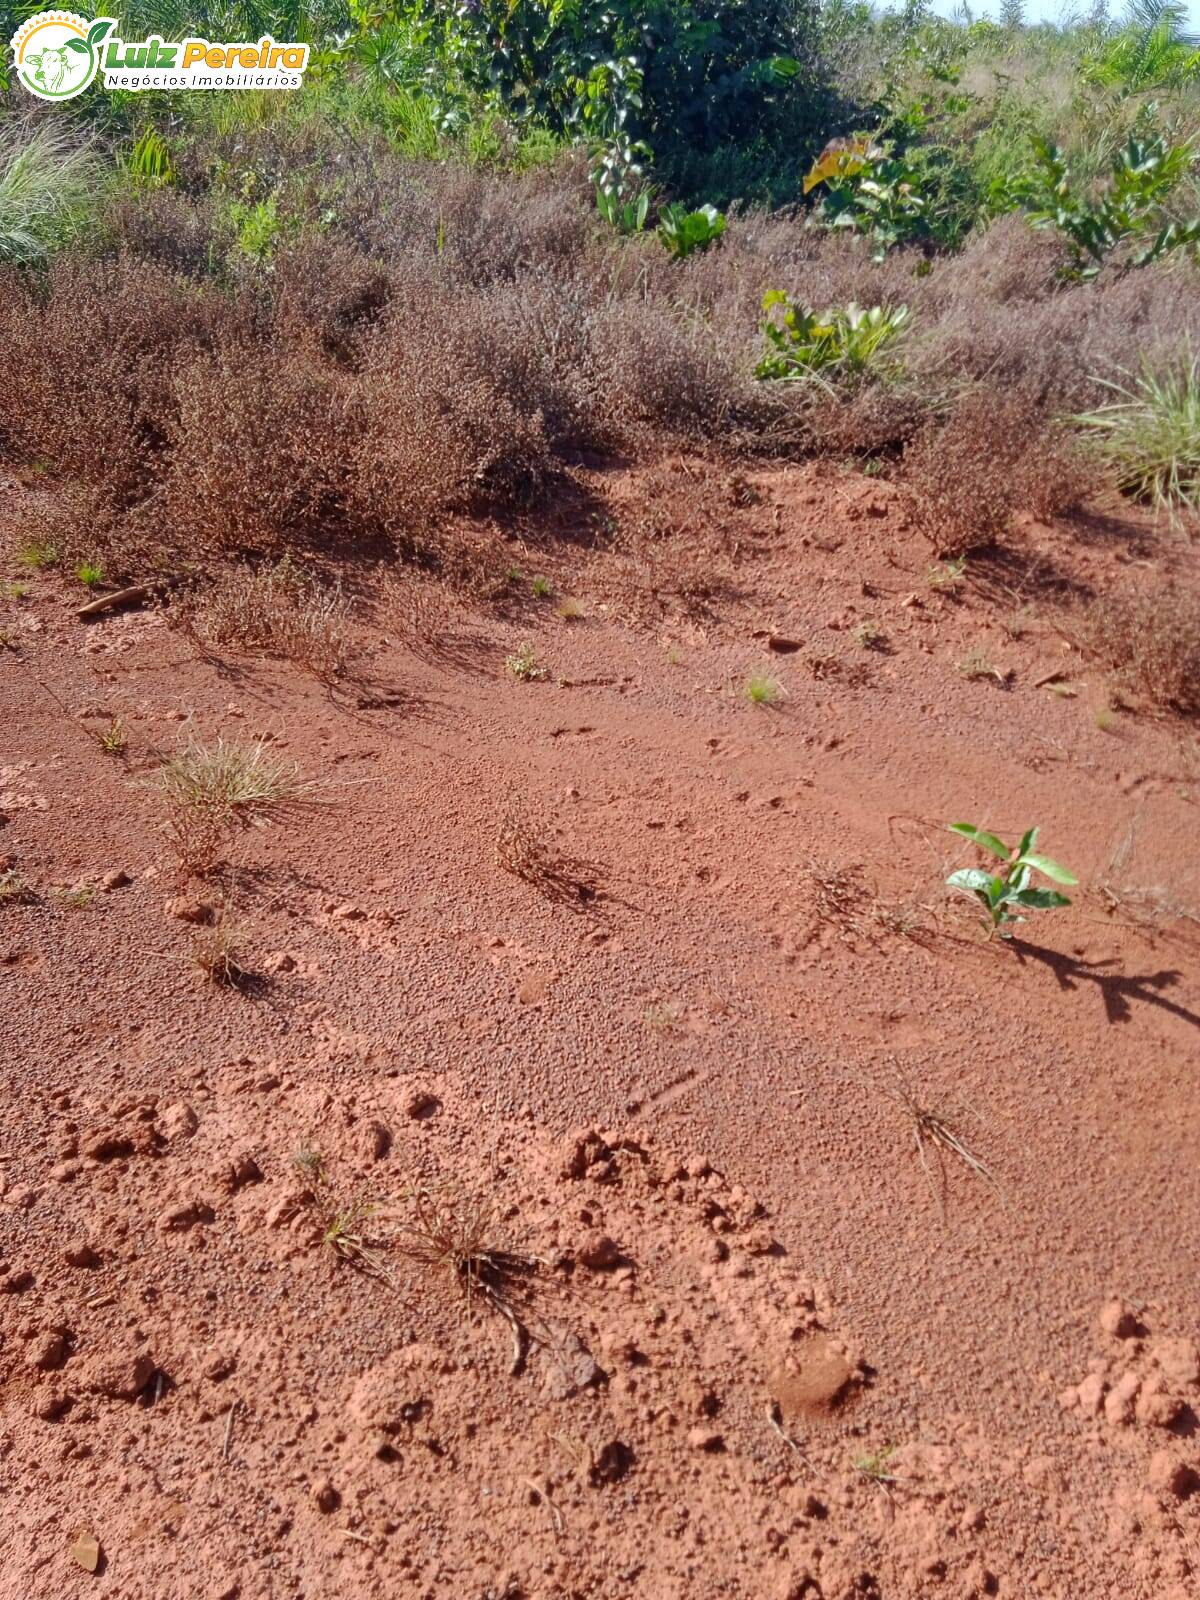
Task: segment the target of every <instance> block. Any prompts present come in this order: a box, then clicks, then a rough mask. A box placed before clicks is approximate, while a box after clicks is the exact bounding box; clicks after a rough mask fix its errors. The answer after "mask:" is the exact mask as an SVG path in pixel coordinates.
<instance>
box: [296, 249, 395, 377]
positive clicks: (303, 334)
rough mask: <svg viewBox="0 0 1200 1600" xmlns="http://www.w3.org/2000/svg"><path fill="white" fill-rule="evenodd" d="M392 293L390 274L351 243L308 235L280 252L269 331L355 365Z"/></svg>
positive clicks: (337, 359)
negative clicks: (364, 342) (365, 341)
mask: <svg viewBox="0 0 1200 1600" xmlns="http://www.w3.org/2000/svg"><path fill="white" fill-rule="evenodd" d="M391 294H392V283H391V278H390V276H389V274H388V273H387V272H386V271H384V269H383V268H382V267H380V265H379V264H378V262H375V261H372V260H370V259H369V258H368V257H366V256H364V255H362V254H361V253H360V252H359V251H357V250H355V249H354V248H353V247H352V246H350V245H348V244H346V243H345V242H343V241H340V240H336V239H327V238H323V237H319V236H318V237H306V238H304V239H302V240H300V241H299V242H297V243H293V244H291V245H289V246H288V247H287V248H286V249H283V250H281V251H280V252H279V254H278V256H277V257H276V259H275V262H274V265H273V271H272V274H271V287H270V311H271V336H272V340H273V341H274V342H276V343H280V344H285V345H293V344H303V345H308V346H311V347H315V348H317V349H319V350H321V351H322V352H323V353H324V354H325V355H326V356H328V357H329V358H330V359H331V360H333V361H335V362H337V363H339V364H341V365H344V366H353V365H355V364H356V362H357V357H358V351H359V349H360V347H361V345H362V342H363V341H364V339H366V338H368V337H369V336H370V332H371V329H372V328H373V327H374V325H375V323H376V322H377V321H378V320H379V318H380V316H381V315H382V314H383V311H384V309H385V308H386V306H387V304H388V302H389V300H390V299H391Z"/></svg>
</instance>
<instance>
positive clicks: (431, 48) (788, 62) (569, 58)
mask: <svg viewBox="0 0 1200 1600" xmlns="http://www.w3.org/2000/svg"><path fill="white" fill-rule="evenodd" d="M352 10H353V12H354V16H355V20H356V22H357V24H358V32H359V35H360V38H359V39H358V40H357V41H355V42H354V43H353V44H352V45H351V46H350V49H351V50H352V51H353V52H354V53H355V56H356V59H359V60H361V61H362V62H363V63H364V64H365V65H367V66H368V69H369V70H372V71H374V72H376V73H383V72H387V71H391V70H393V69H392V67H391V62H392V61H393V60H394V59H395V54H396V53H395V52H394V51H393V50H392V49H391V48H390V47H389V45H388V42H387V39H386V37H385V36H386V35H387V33H388V32H389V30H397V32H398V34H400V35H402V36H403V39H404V41H405V49H404V52H402V53H403V54H406V55H407V56H408V58H409V59H410V60H414V61H420V62H422V63H424V66H423V69H422V70H423V73H424V81H425V83H426V85H427V86H428V88H429V90H430V92H431V93H433V94H434V95H435V96H437V97H439V100H440V101H441V102H442V103H444V104H446V105H447V108H448V110H449V112H450V114H452V111H453V106H454V104H455V103H456V102H457V103H459V104H461V101H462V99H463V97H464V96H465V95H468V94H474V95H480V96H486V97H490V98H492V99H493V100H494V102H495V103H496V104H497V105H498V106H499V107H500V108H502V109H503V111H504V112H505V114H507V115H509V116H511V117H513V118H515V119H516V120H518V121H524V120H533V121H540V122H542V123H543V124H545V125H546V126H548V127H549V128H551V129H552V130H554V131H555V132H558V133H563V134H567V135H568V136H570V137H571V138H573V139H575V140H578V141H581V142H583V143H586V144H587V145H588V146H589V147H590V148H591V151H592V175H593V179H594V181H595V182H596V184H597V186H598V188H599V189H600V191H601V193H602V194H604V195H609V194H615V195H616V196H617V197H618V198H622V197H623V196H624V192H625V189H626V186H627V184H628V183H629V182H631V181H636V180H637V179H638V178H639V177H641V176H642V174H643V172H644V169H645V164H646V161H647V159H648V158H649V156H650V153H651V148H652V147H653V149H654V150H655V151H656V152H657V151H659V150H660V149H664V148H666V147H668V146H675V147H686V148H690V149H696V150H704V149H712V148H715V147H716V146H717V145H719V144H720V143H722V142H723V141H726V140H735V141H743V140H746V139H749V138H753V137H756V136H759V135H762V134H763V133H765V132H767V131H768V130H770V129H772V128H774V127H775V126H776V125H777V122H778V117H779V113H780V111H781V110H782V109H783V108H784V107H785V106H786V105H788V104H790V103H794V102H795V101H797V100H799V99H800V98H801V97H802V91H803V88H804V84H803V82H802V79H803V77H804V74H803V72H802V67H801V60H802V59H803V58H805V57H806V56H807V54H808V48H807V46H808V41H809V39H810V37H811V34H812V32H813V11H812V6H811V0H780V3H779V4H775V5H769V6H768V5H763V4H761V3H757V0H741V3H739V4H734V5H728V4H721V3H719V0H650V3H649V4H647V3H645V0H555V3H554V4H551V5H546V4H544V3H541V0H464V3H462V4H461V5H458V6H454V7H445V6H442V5H440V4H439V3H438V0H393V3H391V4H388V5H387V6H386V7H384V8H381V9H379V10H372V9H370V8H369V7H368V5H367V4H365V3H363V0H354V3H353V5H352ZM371 35H380V36H381V37H380V38H379V39H377V40H375V41H374V42H372V41H371V40H370V36H371ZM405 70H408V69H407V68H405Z"/></svg>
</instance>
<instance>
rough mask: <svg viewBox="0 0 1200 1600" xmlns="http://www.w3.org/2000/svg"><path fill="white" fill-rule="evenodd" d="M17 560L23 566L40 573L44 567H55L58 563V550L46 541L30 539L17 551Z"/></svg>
mask: <svg viewBox="0 0 1200 1600" xmlns="http://www.w3.org/2000/svg"><path fill="white" fill-rule="evenodd" d="M17 560H18V561H19V562H20V563H21V565H22V566H25V567H32V568H33V570H34V571H35V572H40V571H41V570H42V569H43V568H44V567H53V566H54V565H55V564H56V563H57V561H58V550H57V549H56V547H55V546H54V545H52V544H50V543H49V542H48V541H46V540H44V539H30V540H29V542H28V543H27V544H23V545H22V546H21V547H20V549H19V550H18V551H17Z"/></svg>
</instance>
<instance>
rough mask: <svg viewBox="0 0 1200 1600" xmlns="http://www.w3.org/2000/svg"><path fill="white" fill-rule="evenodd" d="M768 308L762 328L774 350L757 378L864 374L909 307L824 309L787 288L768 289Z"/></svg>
mask: <svg viewBox="0 0 1200 1600" xmlns="http://www.w3.org/2000/svg"><path fill="white" fill-rule="evenodd" d="M763 311H764V313H765V316H764V319H763V325H762V331H763V337H764V338H765V339H766V341H767V345H768V347H769V348H768V349H767V352H766V354H765V355H764V356H763V358H762V360H761V361H760V362H759V363H758V365H757V367H756V368H755V369H754V373H755V377H758V378H785V379H793V380H795V379H801V380H803V379H807V378H813V377H816V376H819V375H823V374H827V373H830V374H834V373H836V374H845V375H850V376H854V375H858V374H861V373H863V372H865V371H866V370H867V369H868V368H869V367H871V366H874V365H877V364H878V361H879V357H880V352H881V351H882V350H883V349H884V347H885V346H887V345H889V344H890V343H891V342H892V341H893V340H894V339H895V338H896V337H897V335H898V334H900V333H901V332H902V331H903V329H904V328H905V327H907V325H908V321H909V311H908V307H907V306H896V307H894V308H893V309H891V310H887V309H885V307H883V306H872V307H870V309H869V310H868V309H865V308H864V307H862V306H857V305H854V304H851V305H848V306H844V307H843V306H835V307H833V308H832V309H831V310H829V311H823V312H820V313H817V312H815V311H810V310H805V309H801V308H800V307H798V306H794V305H793V304H792V302H791V301H790V299H789V298H788V296H787V294H786V293H785V292H784V291H783V290H782V289H769V290H768V291H767V293H766V294H765V295H764V296H763Z"/></svg>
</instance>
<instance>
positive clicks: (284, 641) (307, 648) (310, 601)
mask: <svg viewBox="0 0 1200 1600" xmlns="http://www.w3.org/2000/svg"><path fill="white" fill-rule="evenodd" d="M196 625H197V628H198V631H199V632H201V634H202V635H204V636H205V637H207V638H208V639H210V640H211V641H212V643H213V644H216V645H233V646H236V647H237V648H239V649H242V650H250V651H255V652H257V653H259V654H262V655H270V656H282V657H283V658H284V659H285V660H288V661H294V662H296V664H297V665H298V666H301V667H303V668H304V669H305V670H306V671H308V672H311V673H312V674H313V676H314V677H315V678H318V679H319V680H320V681H321V682H322V683H333V682H335V681H336V680H337V679H338V678H341V677H343V676H344V675H345V673H346V670H347V668H348V666H349V664H350V661H351V659H352V657H353V653H354V648H353V644H352V641H351V637H350V610H349V606H348V604H347V601H346V599H345V596H344V595H343V594H342V590H341V584H340V582H339V583H337V584H335V585H334V586H333V587H332V588H328V589H326V588H322V587H321V585H319V584H317V583H315V582H314V581H313V580H312V579H311V578H310V577H309V576H308V574H307V573H305V572H304V571H303V570H302V569H301V568H300V567H298V566H297V565H296V564H295V563H294V562H293V561H292V559H291V557H290V556H287V555H285V556H284V558H283V559H282V560H281V561H279V562H277V563H276V564H275V565H273V566H269V567H264V568H262V569H260V570H259V571H257V572H250V571H246V570H244V569H243V570H239V571H236V572H233V573H231V574H230V575H229V576H227V577H225V578H223V579H221V580H220V581H219V582H218V583H217V585H216V587H215V588H214V589H212V590H211V591H210V592H209V594H208V595H207V597H206V598H205V600H204V602H203V606H202V609H201V610H200V612H199V613H198V616H197V618H196Z"/></svg>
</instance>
